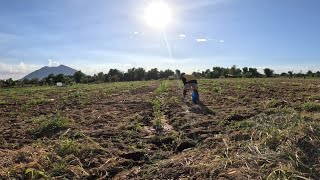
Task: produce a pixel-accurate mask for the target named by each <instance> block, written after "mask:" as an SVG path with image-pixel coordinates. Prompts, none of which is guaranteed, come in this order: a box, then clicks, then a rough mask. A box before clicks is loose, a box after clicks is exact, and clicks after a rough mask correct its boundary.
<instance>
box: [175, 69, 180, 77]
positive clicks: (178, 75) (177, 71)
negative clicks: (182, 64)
mask: <svg viewBox="0 0 320 180" xmlns="http://www.w3.org/2000/svg"><path fill="white" fill-rule="evenodd" d="M175 75H176V77H177V78H180V75H181V71H180V70H179V69H176V70H175Z"/></svg>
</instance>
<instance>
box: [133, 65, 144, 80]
mask: <svg viewBox="0 0 320 180" xmlns="http://www.w3.org/2000/svg"><path fill="white" fill-rule="evenodd" d="M145 74H146V71H145V70H144V69H143V68H138V69H136V70H135V72H134V78H135V80H138V81H142V80H144V79H145Z"/></svg>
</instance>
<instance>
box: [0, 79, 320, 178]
mask: <svg viewBox="0 0 320 180" xmlns="http://www.w3.org/2000/svg"><path fill="white" fill-rule="evenodd" d="M177 84H178V83H177V81H150V82H133V83H131V82H128V83H110V84H100V85H76V86H71V87H64V88H56V87H34V88H23V89H21V88H20V89H4V91H1V93H0V125H1V126H0V167H1V168H0V177H1V178H2V179H14V178H16V179H64V178H65V179H318V178H319V177H320V174H319V172H320V163H319V162H320V161H319V147H320V139H319V135H320V134H319V130H320V123H319V120H320V104H319V102H320V101H319V100H320V94H319V90H320V80H313V79H310V80H303V79H220V80H200V84H199V87H200V89H199V91H200V99H201V103H200V104H193V103H192V102H191V99H189V97H188V102H187V103H184V102H183V101H182V100H181V94H182V92H181V89H180V86H178V85H177Z"/></svg>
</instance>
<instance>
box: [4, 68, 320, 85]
mask: <svg viewBox="0 0 320 180" xmlns="http://www.w3.org/2000/svg"><path fill="white" fill-rule="evenodd" d="M192 74H193V75H194V76H196V77H197V78H207V79H214V78H264V77H267V78H271V77H288V78H306V77H320V71H317V72H312V71H310V70H309V71H308V72H307V73H302V71H300V72H299V73H294V72H293V71H288V72H287V73H285V72H283V73H281V74H276V73H275V72H274V70H272V69H270V68H265V69H264V70H263V74H261V73H259V72H258V70H257V68H248V67H243V68H238V67H237V66H235V65H234V66H232V67H231V68H224V67H213V68H212V69H207V70H205V71H202V72H199V71H198V72H193V73H192ZM179 76H180V70H176V71H175V72H174V71H172V70H170V69H167V70H165V71H162V70H160V71H159V70H158V69H157V68H153V69H151V70H149V71H146V70H145V69H143V68H131V69H128V70H127V72H123V71H120V70H118V69H110V70H109V72H108V73H107V74H105V73H103V72H100V73H98V74H95V75H93V76H90V75H86V74H84V73H83V72H81V71H77V72H76V73H75V74H74V75H73V76H65V75H63V74H58V75H53V74H50V75H49V76H48V77H45V78H43V79H40V80H39V79H36V78H34V79H31V80H29V79H23V80H16V81H14V80H13V79H12V78H9V79H7V80H0V87H13V86H26V85H55V84H56V83H57V82H62V83H64V84H73V83H83V84H89V83H106V82H118V81H143V80H158V79H175V78H177V77H179Z"/></svg>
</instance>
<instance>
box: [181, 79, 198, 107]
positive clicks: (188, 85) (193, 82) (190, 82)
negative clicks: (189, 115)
mask: <svg viewBox="0 0 320 180" xmlns="http://www.w3.org/2000/svg"><path fill="white" fill-rule="evenodd" d="M180 79H181V80H182V82H183V84H184V88H183V100H184V101H185V98H186V95H187V92H188V90H190V89H192V90H193V91H194V93H196V94H197V95H198V82H197V79H196V77H195V76H193V75H189V74H185V73H181V75H180Z"/></svg>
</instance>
